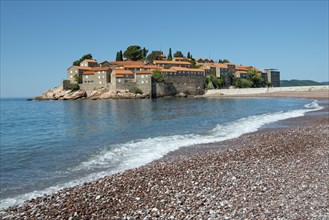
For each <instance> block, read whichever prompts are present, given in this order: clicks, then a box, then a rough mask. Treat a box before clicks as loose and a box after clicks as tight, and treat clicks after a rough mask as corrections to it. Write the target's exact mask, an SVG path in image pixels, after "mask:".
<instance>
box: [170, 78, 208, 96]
mask: <svg viewBox="0 0 329 220" xmlns="http://www.w3.org/2000/svg"><path fill="white" fill-rule="evenodd" d="M166 82H168V83H172V84H173V86H174V87H175V88H176V90H177V93H184V94H186V95H203V94H204V93H205V90H204V82H205V78H204V76H167V77H166Z"/></svg>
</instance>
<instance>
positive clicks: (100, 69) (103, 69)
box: [92, 67, 111, 71]
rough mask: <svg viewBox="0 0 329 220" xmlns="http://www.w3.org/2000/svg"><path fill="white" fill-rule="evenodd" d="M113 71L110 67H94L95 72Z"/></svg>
mask: <svg viewBox="0 0 329 220" xmlns="http://www.w3.org/2000/svg"><path fill="white" fill-rule="evenodd" d="M109 69H111V68H110V67H93V68H92V70H94V71H107V70H109Z"/></svg>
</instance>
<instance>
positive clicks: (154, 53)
mask: <svg viewBox="0 0 329 220" xmlns="http://www.w3.org/2000/svg"><path fill="white" fill-rule="evenodd" d="M162 54H163V52H162V51H161V50H153V51H152V52H151V53H150V54H149V55H148V56H147V60H149V61H153V60H159V59H160V55H162Z"/></svg>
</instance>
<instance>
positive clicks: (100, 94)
mask: <svg viewBox="0 0 329 220" xmlns="http://www.w3.org/2000/svg"><path fill="white" fill-rule="evenodd" d="M148 98H150V94H138V93H137V94H136V93H132V92H129V91H128V90H117V91H115V92H113V91H108V90H107V89H98V90H94V91H91V92H85V91H82V90H77V91H73V90H63V88H62V87H61V86H58V87H55V88H52V89H49V90H48V91H47V92H45V93H43V94H42V95H41V96H38V97H35V98H34V100H38V101H40V100H77V99H91V100H98V99H148Z"/></svg>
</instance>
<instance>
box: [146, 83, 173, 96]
mask: <svg viewBox="0 0 329 220" xmlns="http://www.w3.org/2000/svg"><path fill="white" fill-rule="evenodd" d="M176 94H178V93H177V90H176V88H175V86H174V85H173V83H163V82H162V83H157V82H154V81H153V82H152V98H161V97H168V96H175V95H176Z"/></svg>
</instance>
